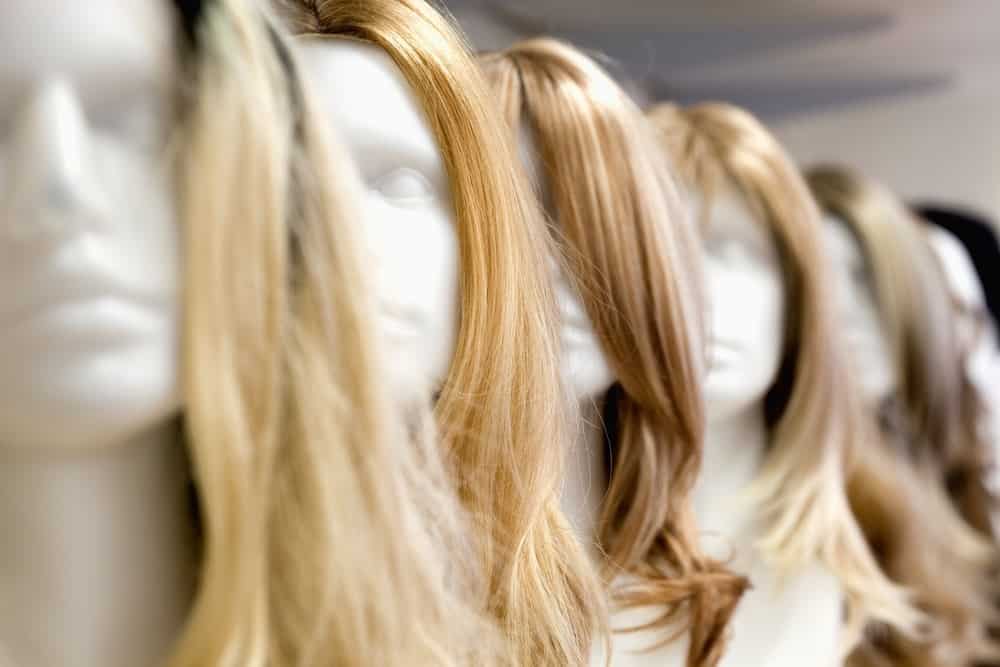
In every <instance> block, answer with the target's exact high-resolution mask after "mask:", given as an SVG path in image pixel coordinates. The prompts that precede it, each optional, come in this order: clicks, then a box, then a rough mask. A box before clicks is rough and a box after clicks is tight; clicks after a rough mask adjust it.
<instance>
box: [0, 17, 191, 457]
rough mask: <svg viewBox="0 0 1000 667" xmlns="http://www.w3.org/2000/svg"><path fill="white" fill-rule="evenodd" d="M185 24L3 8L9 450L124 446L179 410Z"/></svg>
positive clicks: (0, 223) (2, 432) (1, 182)
mask: <svg viewBox="0 0 1000 667" xmlns="http://www.w3.org/2000/svg"><path fill="white" fill-rule="evenodd" d="M174 25H175V20H174V16H173V15H172V9H171V7H170V4H169V3H167V2H164V1H151V0H93V1H92V2H87V3H74V2H69V3H67V2H60V1H58V0H5V1H4V2H3V3H2V4H0V56H2V57H0V340H2V341H3V344H2V345H0V445H2V446H6V447H14V446H18V447H36V448H39V447H59V448H83V447H99V446H104V445H110V444H116V443H119V442H121V441H122V440H124V439H127V438H128V437H130V436H133V435H135V434H136V433H138V432H139V431H142V430H145V429H147V428H150V427H151V426H153V425H156V424H158V423H160V422H162V421H163V420H165V419H167V418H169V417H170V416H172V415H173V414H174V413H175V412H176V411H177V410H178V409H179V404H180V394H179V385H178V377H177V369H178V355H177V349H178V336H179V322H178V309H177V306H178V304H177V297H178V291H179V289H178V288H179V280H180V273H179V267H180V256H179V249H178V242H177V232H178V230H177V227H176V220H175V217H174V211H173V206H172V199H173V188H172V186H171V184H170V179H169V167H168V165H167V163H166V159H165V147H166V142H167V135H168V132H169V130H170V128H169V122H170V121H169V119H170V118H171V117H172V114H171V108H170V101H171V97H172V89H173V86H174V84H175V82H176V77H177V75H176V71H175V63H176V60H177V51H176V45H175V44H174V36H173V26H174Z"/></svg>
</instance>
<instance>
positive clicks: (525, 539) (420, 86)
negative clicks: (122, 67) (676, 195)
mask: <svg viewBox="0 0 1000 667" xmlns="http://www.w3.org/2000/svg"><path fill="white" fill-rule="evenodd" d="M280 7H281V9H282V12H283V14H284V15H285V17H286V18H287V19H288V20H289V22H290V25H291V26H292V28H293V30H294V32H296V33H299V34H308V35H312V36H313V38H315V36H330V37H338V38H351V39H358V40H363V41H366V42H369V43H372V44H375V45H376V46H378V47H380V48H381V49H382V50H384V51H385V52H386V53H387V54H388V55H389V56H390V57H391V58H392V59H393V61H394V62H395V64H396V65H397V66H398V67H399V69H400V71H401V72H402V74H403V76H404V77H405V78H406V80H407V81H408V83H409V84H410V86H411V88H412V90H413V91H414V93H415V95H416V97H417V99H418V101H419V103H420V105H421V107H422V109H423V111H424V114H425V116H426V119H427V121H428V123H429V125H430V126H431V128H432V130H433V132H434V134H435V137H436V139H437V143H438V146H439V147H440V150H441V153H442V157H443V160H444V163H445V166H446V170H447V173H448V176H449V181H450V184H451V192H452V203H453V207H454V211H455V219H456V226H457V230H456V231H457V235H458V239H459V261H460V266H461V267H462V271H461V274H460V283H459V290H460V323H459V332H458V342H457V346H456V350H455V354H454V358H453V360H452V363H451V367H450V369H449V371H448V374H447V377H446V379H445V381H444V384H443V386H442V387H441V389H440V393H439V395H438V398H437V401H436V403H435V406H434V410H435V416H436V422H437V426H438V430H439V433H440V441H441V445H442V447H443V449H444V451H445V453H446V455H447V456H448V457H449V463H450V464H451V466H452V471H453V473H454V476H455V480H456V482H457V485H458V488H459V492H460V495H461V497H462V499H463V501H464V503H465V506H466V508H467V509H468V510H469V512H470V514H471V516H472V517H473V520H474V521H476V522H477V524H478V529H477V530H476V531H475V532H476V541H477V547H478V549H479V554H480V559H479V562H480V565H481V569H482V573H483V576H484V578H485V580H486V582H487V585H488V594H489V605H490V609H491V611H492V613H493V614H494V617H495V618H496V619H498V621H499V623H500V625H501V629H502V631H503V632H504V635H505V637H506V638H507V640H508V641H509V642H510V644H511V646H512V650H513V652H514V657H515V660H516V661H517V662H518V663H519V664H524V665H553V666H556V665H559V666H562V665H582V664H585V663H586V661H587V659H588V656H589V653H590V649H591V642H592V636H593V634H594V631H595V629H600V628H601V625H602V623H603V620H604V616H603V614H602V613H601V602H600V601H601V598H602V596H601V592H600V583H599V580H598V578H597V576H596V574H595V573H594V572H593V571H592V568H591V566H590V563H589V561H588V560H587V558H586V555H585V554H584V552H583V549H582V548H581V546H580V545H579V544H578V543H577V542H576V540H575V538H574V536H573V533H572V531H571V529H570V527H569V525H568V522H567V521H566V519H565V517H564V516H563V514H562V512H561V510H560V508H559V489H560V481H561V466H562V459H563V457H564V455H565V452H566V449H567V443H568V435H567V431H566V420H565V416H564V414H563V410H562V404H563V401H562V397H563V393H562V386H561V380H560V369H559V366H558V339H557V318H556V313H555V302H554V297H553V294H552V290H551V286H550V285H549V282H548V273H547V263H546V262H547V256H546V254H547V247H546V244H547V238H546V236H545V229H544V224H543V219H542V217H541V212H540V211H539V209H538V206H537V203H536V202H535V201H534V199H533V198H532V196H531V189H530V185H529V184H528V182H527V179H526V177H525V175H524V172H523V170H522V169H521V168H520V167H519V165H518V162H517V156H516V154H515V152H514V150H513V147H512V146H510V143H509V142H508V141H507V140H506V139H507V131H506V129H505V127H504V125H503V122H502V119H501V118H500V117H499V115H498V114H497V113H496V111H495V110H494V109H493V108H492V107H493V100H492V97H491V95H490V93H489V91H488V89H487V86H486V81H485V80H484V78H483V76H482V73H481V72H480V71H479V69H478V67H477V65H476V62H475V60H474V58H473V56H472V54H471V51H470V50H469V48H468V47H467V45H466V44H465V43H464V41H463V39H462V38H461V37H460V35H459V33H458V32H457V30H456V29H455V27H454V26H453V25H452V24H451V23H450V22H449V21H448V20H447V19H446V18H445V17H443V16H442V15H440V14H439V13H438V12H437V11H436V10H435V9H434V8H433V7H431V6H430V5H429V4H427V3H425V2H423V0H322V1H306V0H302V1H294V2H288V1H286V2H283V3H280Z"/></svg>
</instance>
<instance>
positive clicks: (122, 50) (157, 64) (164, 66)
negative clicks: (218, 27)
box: [0, 0, 177, 104]
mask: <svg viewBox="0 0 1000 667" xmlns="http://www.w3.org/2000/svg"><path fill="white" fill-rule="evenodd" d="M174 13H175V12H174V9H173V5H172V2H171V1H170V0H87V2H65V1H64V0H3V2H2V3H0V44H3V45H4V49H5V51H6V52H7V53H11V54H15V55H14V57H10V58H3V59H0V104H3V102H4V101H8V100H11V99H13V98H16V97H18V96H19V93H20V92H21V90H22V89H23V88H24V87H25V86H30V85H31V83H32V82H34V81H37V80H39V79H41V78H54V77H60V78H65V79H67V80H68V81H70V82H72V83H73V84H74V87H75V88H76V89H77V90H78V91H80V92H81V94H85V95H86V96H87V97H93V98H94V99H95V100H103V99H105V98H107V97H108V96H114V95H118V94H127V93H128V92H129V88H130V87H131V86H135V85H139V86H143V85H163V84H165V83H167V82H170V81H172V80H173V76H172V74H173V73H174V71H175V69H176V67H177V57H176V49H175V41H174V35H175V26H176V17H175V15H174Z"/></svg>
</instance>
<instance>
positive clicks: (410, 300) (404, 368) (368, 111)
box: [300, 37, 458, 401]
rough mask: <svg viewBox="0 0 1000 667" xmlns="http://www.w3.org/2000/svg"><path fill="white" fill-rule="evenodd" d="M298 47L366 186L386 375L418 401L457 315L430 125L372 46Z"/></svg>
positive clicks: (451, 338)
mask: <svg viewBox="0 0 1000 667" xmlns="http://www.w3.org/2000/svg"><path fill="white" fill-rule="evenodd" d="M300 53H301V55H302V62H303V65H304V66H305V67H307V68H308V69H309V73H310V74H311V75H312V81H313V83H314V84H315V90H316V94H317V95H318V97H319V98H320V100H321V104H322V112H323V116H324V118H326V119H327V120H329V121H331V122H332V125H333V127H335V128H336V129H337V130H338V132H339V134H340V135H341V136H342V137H344V140H345V142H346V143H347V145H348V149H349V151H350V153H351V157H352V158H353V160H354V163H355V164H357V165H358V167H359V168H360V170H361V175H362V178H363V181H364V184H365V186H366V188H365V196H364V198H363V199H362V211H363V212H362V219H361V220H360V221H359V226H360V231H361V233H362V234H364V235H365V237H366V238H367V240H368V247H369V252H370V264H369V265H368V266H369V267H370V268H371V270H372V271H373V273H374V281H375V286H376V294H377V296H378V314H379V319H378V324H379V329H380V330H381V332H382V335H383V338H384V342H385V343H386V354H387V358H386V366H387V369H388V371H389V373H390V383H391V385H392V386H393V390H394V393H395V394H396V395H397V396H399V397H400V398H402V399H404V400H406V401H415V400H420V399H421V397H422V399H423V400H427V397H429V396H430V395H431V394H432V393H433V391H435V390H437V389H438V388H440V386H441V383H442V382H443V381H444V378H445V375H446V373H447V372H448V366H449V364H450V363H451V358H452V356H453V354H454V352H455V333H456V331H457V324H458V237H457V234H456V230H455V216H454V211H453V209H452V205H451V187H450V183H449V181H448V177H447V174H446V173H445V165H444V161H443V160H442V156H441V152H440V150H439V149H438V146H437V141H436V140H435V138H434V133H433V130H432V129H431V128H430V126H429V125H428V123H427V121H426V120H425V118H424V114H423V112H422V110H421V109H420V107H419V103H418V101H417V99H416V98H415V97H414V95H413V92H412V91H411V89H410V86H409V84H408V83H407V82H406V79H405V78H404V77H403V75H402V73H401V72H400V71H399V68H398V67H396V65H395V64H394V63H393V61H392V59H391V58H389V56H388V54H386V52H385V51H383V50H382V49H380V48H379V47H377V46H374V45H373V44H370V43H367V42H362V41H359V40H355V39H348V38H317V37H313V38H304V39H303V40H302V41H301V42H300ZM344 90H350V91H352V92H351V94H350V95H345V94H343V91H344Z"/></svg>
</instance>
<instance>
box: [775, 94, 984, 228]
mask: <svg viewBox="0 0 1000 667" xmlns="http://www.w3.org/2000/svg"><path fill="white" fill-rule="evenodd" d="M773 129H774V130H775V132H776V134H777V135H778V137H779V138H780V139H781V140H782V141H783V142H784V144H785V146H786V147H787V148H788V149H789V151H790V152H791V153H792V155H793V156H794V157H795V158H796V159H797V160H798V161H799V162H800V163H802V164H803V165H809V164H812V163H814V162H817V161H829V160H834V161H840V162H845V163H848V164H850V165H853V166H855V167H857V168H858V169H861V170H863V171H864V172H866V173H867V174H869V175H871V176H873V177H875V178H879V179H881V180H883V181H884V182H885V183H886V184H888V185H889V186H890V187H892V188H894V189H895V190H896V191H897V192H898V193H899V194H901V195H903V196H904V197H905V198H907V199H935V200H940V201H942V202H955V203H961V204H964V205H966V206H970V207H973V208H974V209H976V210H979V211H981V212H983V213H986V214H987V215H989V216H991V217H992V218H993V220H994V221H1000V86H997V87H995V88H994V89H989V88H986V87H983V86H981V87H978V88H977V87H972V86H969V85H966V86H964V87H960V88H954V89H951V90H948V91H946V92H942V93H938V94H933V95H929V96H921V97H914V98H908V99H901V100H900V99H896V100H891V101H888V102H882V103H877V104H872V105H866V106H864V107H856V108H849V109H844V110H840V111H836V110H834V111H830V112H826V113H823V114H819V115H811V116H808V117H801V118H796V119H791V120H788V121H786V122H782V123H778V124H776V125H774V126H773Z"/></svg>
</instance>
